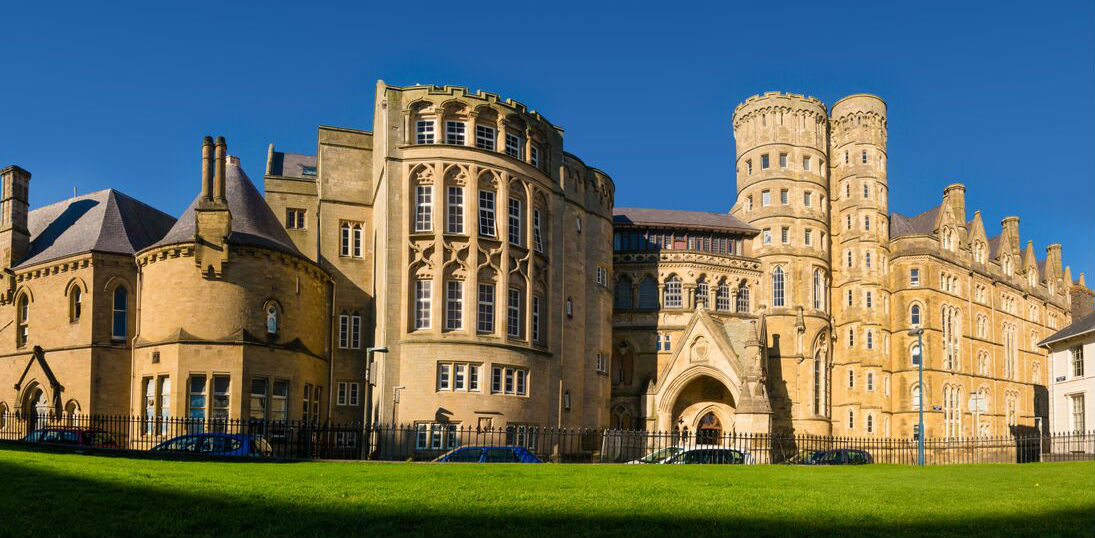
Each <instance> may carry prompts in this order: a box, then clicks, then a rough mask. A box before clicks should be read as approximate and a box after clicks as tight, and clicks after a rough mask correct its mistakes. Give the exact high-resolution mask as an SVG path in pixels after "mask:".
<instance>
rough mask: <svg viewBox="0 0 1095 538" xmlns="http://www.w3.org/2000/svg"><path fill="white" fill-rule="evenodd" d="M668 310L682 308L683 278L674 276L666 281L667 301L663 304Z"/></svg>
mask: <svg viewBox="0 0 1095 538" xmlns="http://www.w3.org/2000/svg"><path fill="white" fill-rule="evenodd" d="M663 304H664V305H665V307H666V308H680V307H681V306H682V302H681V278H680V277H679V276H676V275H673V276H671V277H669V278H668V279H666V281H665V301H664V303H663Z"/></svg>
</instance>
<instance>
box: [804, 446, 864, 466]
mask: <svg viewBox="0 0 1095 538" xmlns="http://www.w3.org/2000/svg"><path fill="white" fill-rule="evenodd" d="M869 463H874V458H873V457H871V454H870V452H867V451H866V450H856V449H851V448H842V449H839V450H825V451H822V452H819V453H818V454H817V455H816V457H815V458H814V461H813V463H812V465H867V464H869Z"/></svg>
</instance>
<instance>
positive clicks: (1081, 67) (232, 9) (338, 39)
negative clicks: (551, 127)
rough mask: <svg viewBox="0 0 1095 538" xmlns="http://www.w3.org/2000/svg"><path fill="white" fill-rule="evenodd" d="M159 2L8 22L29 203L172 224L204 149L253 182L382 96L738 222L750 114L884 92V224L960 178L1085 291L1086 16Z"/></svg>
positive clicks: (46, 12)
mask: <svg viewBox="0 0 1095 538" xmlns="http://www.w3.org/2000/svg"><path fill="white" fill-rule="evenodd" d="M32 4H33V5H32ZM153 4H158V3H134V4H115V5H113V6H112V7H104V6H95V7H86V6H67V5H63V4H48V5H47V4H45V3H44V2H37V3H31V2H20V3H18V4H13V3H9V4H8V5H6V6H5V7H4V8H2V11H3V17H2V18H3V20H4V32H5V39H4V44H3V46H0V67H3V75H2V76H3V83H2V84H0V126H2V128H0V166H5V165H7V164H19V165H21V166H23V167H24V168H27V169H28V170H30V171H31V172H32V173H33V175H34V176H33V180H32V182H31V204H32V206H39V205H43V204H46V203H49V202H52V201H56V200H60V199H63V198H65V197H67V196H70V195H71V193H72V189H73V187H75V188H77V189H78V190H79V192H81V193H86V192H89V191H93V190H98V189H103V188H107V187H114V188H116V189H118V190H120V191H122V192H125V193H127V194H130V195H132V196H135V197H137V198H139V199H141V200H143V201H145V202H147V203H150V204H152V205H154V206H156V207H158V208H160V209H162V210H164V211H167V212H169V213H172V214H174V215H178V214H179V213H181V212H182V210H183V209H184V208H185V206H186V205H187V204H188V203H189V201H190V200H191V199H192V198H193V196H194V195H195V194H196V192H197V190H198V188H199V164H200V163H199V152H200V149H199V143H200V139H201V136H202V135H205V134H214V135H224V136H225V137H227V139H228V144H229V150H230V152H231V153H234V154H238V155H240V156H241V158H242V160H243V164H244V166H245V168H246V170H247V172H248V173H249V175H251V177H252V179H254V180H255V181H256V182H258V183H261V178H262V173H263V167H264V163H265V155H266V145H267V144H268V143H270V142H274V143H275V144H276V145H277V147H278V148H279V149H281V150H286V151H296V152H314V150H315V144H316V141H315V136H316V133H315V130H316V126H317V125H320V124H327V125H337V126H345V127H354V128H360V129H368V130H371V129H372V100H373V93H374V89H375V83H376V80H377V79H384V80H385V81H387V82H389V83H392V84H400V85H403V84H413V83H434V84H457V85H464V86H468V87H469V88H472V89H477V88H482V89H486V90H490V91H493V92H496V93H499V94H501V95H502V96H503V97H512V98H514V99H517V100H519V101H522V102H524V103H526V104H527V105H528V106H529V107H531V108H533V109H536V110H538V111H540V112H542V113H543V114H544V115H545V116H546V117H547V118H548V119H550V120H551V121H552V122H554V123H556V124H557V125H560V126H562V127H563V128H564V129H566V134H565V140H566V145H567V149H568V150H569V151H571V152H572V153H574V154H576V155H578V156H579V157H581V158H582V159H583V160H584V161H586V162H587V163H589V164H591V165H593V166H597V167H599V168H602V169H604V170H605V171H606V172H608V173H609V174H610V175H611V176H612V177H613V179H614V180H615V181H616V185H617V191H616V203H617V205H620V206H648V207H671V208H682V209H696V210H709V211H726V210H728V209H729V207H730V206H731V204H732V203H733V201H734V197H735V192H736V189H735V178H734V172H733V169H734V167H733V162H734V145H733V139H732V136H731V128H730V117H731V114H732V112H733V109H734V107H735V106H736V105H737V104H738V103H739V102H741V101H742V100H744V99H745V98H746V97H748V96H749V95H752V94H754V93H760V92H763V91H766V90H782V91H792V92H796V93H805V94H809V95H813V96H816V97H818V98H820V99H822V100H823V101H824V102H826V103H829V104H831V103H833V102H834V101H835V100H837V99H839V98H840V97H842V96H844V95H847V94H851V93H858V92H870V93H875V94H878V95H880V96H882V97H883V98H884V99H885V100H886V101H887V103H888V104H889V126H890V133H889V134H890V138H889V151H888V153H889V167H890V168H889V177H890V189H891V197H890V204H891V205H890V209H891V211H897V212H901V213H906V214H916V213H918V212H920V211H923V210H925V209H927V208H929V207H931V206H933V205H935V204H937V203H938V202H939V200H940V198H941V196H942V191H943V187H944V186H945V185H947V184H948V183H951V182H955V181H960V182H963V183H965V184H966V185H967V208H968V210H969V212H970V215H971V216H972V212H973V211H974V210H976V209H980V210H981V211H982V213H983V217H984V218H985V221H986V223H987V225H988V232H989V234H990V235H994V234H995V233H997V231H998V230H999V222H1000V219H1001V218H1003V217H1004V216H1007V215H1012V214H1015V215H1018V216H1019V217H1020V234H1021V236H1022V237H1023V238H1024V243H1025V240H1026V239H1027V238H1029V239H1033V240H1034V243H1035V248H1036V249H1037V250H1036V251H1037V252H1038V255H1039V257H1041V256H1044V252H1045V250H1044V249H1045V246H1046V245H1047V244H1048V243H1051V242H1058V241H1059V242H1061V243H1063V244H1064V259H1065V263H1066V264H1070V265H1071V266H1072V268H1073V272H1074V274H1075V275H1077V276H1078V274H1079V272H1080V271H1086V272H1087V273H1088V274H1089V275H1091V277H1092V278H1095V272H1093V269H1095V239H1093V237H1092V231H1093V228H1095V226H1093V224H1095V219H1093V218H1092V210H1093V208H1095V178H1093V175H1095V174H1093V173H1092V169H1093V166H1092V164H1093V162H1095V3H1093V2H1091V1H1090V0H1083V1H1076V2H1067V3H1060V2H1053V1H1045V2H1038V3H1030V2H1022V3H1019V2H1016V3H1008V2H991V3H988V2H986V3H975V2H960V3H959V2H954V3H951V2H944V3H938V4H935V3H932V2H893V3H890V2H863V3H826V2H811V3H796V2H780V3H778V4H777V3H771V2H740V3H739V2H719V3H711V4H689V3H686V2H677V3H668V4H667V3H659V4H653V6H658V7H649V8H647V7H644V5H643V3H641V2H627V3H619V4H613V3H598V2H588V1H587V2H581V3H574V4H571V3H567V2H551V3H532V2H525V3H521V2H517V3H491V4H476V3H469V2H448V3H446V4H431V3H429V2H415V3H413V4H411V3H406V2H382V3H381V2H377V3H367V2H352V3H346V4H330V3H321V2H307V3H305V2H298V3H295V4H284V5H282V4H276V3H273V2H263V3H252V4H248V3H233V5H231V6H228V5H220V4H213V3H206V4H201V3H197V4H196V3H193V2H189V3H186V4H180V5H179V6H178V7H168V8H165V7H162V6H160V7H150V6H152V5H153ZM888 4H892V5H888ZM952 4H955V5H952ZM203 5H204V6H205V7H202V6H203ZM666 6H669V7H666ZM260 187H261V185H260Z"/></svg>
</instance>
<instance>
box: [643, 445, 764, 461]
mask: <svg viewBox="0 0 1095 538" xmlns="http://www.w3.org/2000/svg"><path fill="white" fill-rule="evenodd" d="M662 463H665V464H684V465H688V464H727V465H742V464H745V463H746V461H745V453H744V452H742V451H740V450H737V449H734V448H719V447H714V448H690V449H687V450H684V451H683V452H681V453H679V454H677V455H675V456H672V457H670V458H668V459H666V460H664V461H662Z"/></svg>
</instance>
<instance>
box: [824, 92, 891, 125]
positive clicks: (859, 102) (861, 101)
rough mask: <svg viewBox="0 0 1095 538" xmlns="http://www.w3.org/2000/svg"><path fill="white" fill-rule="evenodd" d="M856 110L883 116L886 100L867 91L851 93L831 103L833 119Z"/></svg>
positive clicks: (884, 114)
mask: <svg viewBox="0 0 1095 538" xmlns="http://www.w3.org/2000/svg"><path fill="white" fill-rule="evenodd" d="M857 112H865V113H868V114H871V113H873V114H877V115H878V116H880V117H882V118H885V117H886V101H883V100H882V98H881V97H879V96H877V95H872V94H869V93H856V94H852V95H849V96H847V97H844V98H842V99H840V100H838V101H837V102H836V103H833V109H832V112H831V116H832V118H833V119H834V120H837V119H840V118H841V117H843V116H847V115H848V114H855V113H857Z"/></svg>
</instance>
